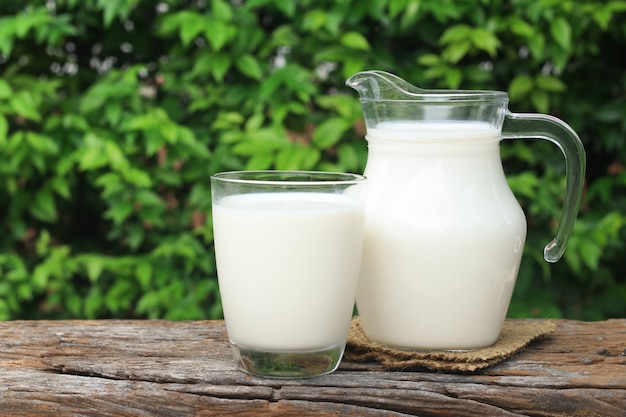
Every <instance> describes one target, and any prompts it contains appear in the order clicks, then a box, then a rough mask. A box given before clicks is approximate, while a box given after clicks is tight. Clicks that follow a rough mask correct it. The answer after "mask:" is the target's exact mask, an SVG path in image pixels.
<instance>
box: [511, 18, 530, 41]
mask: <svg viewBox="0 0 626 417" xmlns="http://www.w3.org/2000/svg"><path fill="white" fill-rule="evenodd" d="M510 27H511V32H513V33H515V34H516V35H519V36H522V37H524V38H527V39H529V38H531V37H532V36H533V33H535V29H534V28H533V27H532V25H530V24H529V23H527V22H526V21H525V20H522V19H521V18H519V17H517V16H514V17H513V18H512V19H511V26H510Z"/></svg>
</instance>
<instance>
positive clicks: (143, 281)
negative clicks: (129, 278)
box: [135, 261, 152, 291]
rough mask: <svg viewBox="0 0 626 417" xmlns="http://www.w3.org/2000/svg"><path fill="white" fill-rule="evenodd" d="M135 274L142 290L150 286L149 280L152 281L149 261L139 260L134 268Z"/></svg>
mask: <svg viewBox="0 0 626 417" xmlns="http://www.w3.org/2000/svg"><path fill="white" fill-rule="evenodd" d="M135 276H136V277H137V281H138V282H139V285H141V289H142V290H144V291H145V290H147V289H148V288H150V282H151V281H152V264H151V263H150V262H147V261H146V262H141V263H140V264H139V265H137V268H136V269H135Z"/></svg>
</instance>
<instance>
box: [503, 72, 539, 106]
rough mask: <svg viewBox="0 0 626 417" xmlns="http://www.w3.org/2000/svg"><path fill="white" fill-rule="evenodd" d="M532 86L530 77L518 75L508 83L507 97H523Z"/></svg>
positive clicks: (519, 98)
mask: <svg viewBox="0 0 626 417" xmlns="http://www.w3.org/2000/svg"><path fill="white" fill-rule="evenodd" d="M533 87H534V82H533V80H532V78H530V77H529V76H527V75H518V76H517V77H515V78H514V79H513V81H511V84H510V85H509V98H510V99H511V101H518V100H521V99H522V98H524V97H525V96H526V95H527V94H529V93H530V91H531V90H532V89H533Z"/></svg>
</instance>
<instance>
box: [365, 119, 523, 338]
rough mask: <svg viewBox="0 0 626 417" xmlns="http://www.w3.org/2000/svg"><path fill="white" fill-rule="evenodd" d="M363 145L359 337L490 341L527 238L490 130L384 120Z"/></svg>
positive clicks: (468, 125)
mask: <svg viewBox="0 0 626 417" xmlns="http://www.w3.org/2000/svg"><path fill="white" fill-rule="evenodd" d="M367 139H368V145H369V155H368V162H367V167H366V170H365V175H366V176H367V177H368V181H369V188H368V208H367V219H366V235H365V246H364V252H363V266H362V274H361V281H360V284H359V290H358V293H357V307H358V311H359V315H360V316H361V318H362V320H363V324H364V328H365V331H366V333H367V334H368V336H369V337H370V338H371V339H372V340H374V341H378V342H382V343H386V344H389V345H394V346H398V347H403V348H409V349H460V350H462V349H475V348H480V347H484V346H488V345H490V344H492V343H493V342H494V341H495V340H496V339H497V337H498V335H499V332H500V327H501V325H502V323H503V321H504V319H505V316H506V313H507V309H508V305H509V302H510V298H511V294H512V291H513V287H514V284H515V280H516V277H517V272H518V269H519V263H520V259H521V255H522V249H523V246H524V241H525V238H526V219H525V217H524V213H523V212H522V210H521V208H520V206H519V204H518V203H517V201H516V199H515V197H514V196H513V194H512V193H511V191H510V189H509V187H508V184H507V182H506V179H505V176H504V172H503V170H502V164H501V161H500V154H499V140H500V139H501V137H500V134H499V132H498V131H497V130H494V129H491V128H490V127H489V126H488V125H487V124H480V123H469V122H468V123H419V122H414V123H412V122H405V123H395V124H394V123H383V124H379V125H378V128H377V129H369V131H368V136H367Z"/></svg>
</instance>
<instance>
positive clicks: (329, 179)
mask: <svg viewBox="0 0 626 417" xmlns="http://www.w3.org/2000/svg"><path fill="white" fill-rule="evenodd" d="M211 179H213V180H217V181H222V182H227V183H233V184H256V185H298V186H320V185H326V186H327V185H349V184H358V183H361V182H363V181H365V180H366V179H367V178H366V177H365V176H364V175H361V174H353V173H347V172H333V171H300V170H249V171H245V170H242V171H223V172H218V173H216V174H213V175H211Z"/></svg>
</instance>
